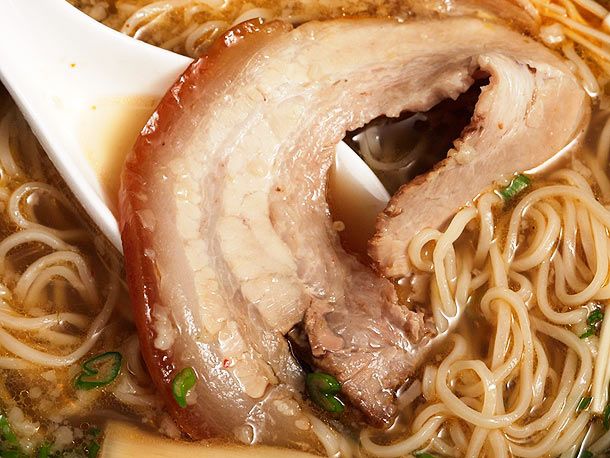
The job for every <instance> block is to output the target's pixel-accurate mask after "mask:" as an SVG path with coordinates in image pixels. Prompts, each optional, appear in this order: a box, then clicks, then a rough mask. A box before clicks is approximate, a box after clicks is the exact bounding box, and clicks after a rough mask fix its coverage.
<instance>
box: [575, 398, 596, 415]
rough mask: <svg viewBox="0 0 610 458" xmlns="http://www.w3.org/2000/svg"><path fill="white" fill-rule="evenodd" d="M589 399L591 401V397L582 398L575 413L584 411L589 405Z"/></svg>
mask: <svg viewBox="0 0 610 458" xmlns="http://www.w3.org/2000/svg"><path fill="white" fill-rule="evenodd" d="M591 399H593V398H592V397H591V396H585V397H584V398H582V399H581V400H580V402H579V403H578V407H576V411H577V412H580V411H581V410H585V409H586V408H587V407H589V404H591Z"/></svg>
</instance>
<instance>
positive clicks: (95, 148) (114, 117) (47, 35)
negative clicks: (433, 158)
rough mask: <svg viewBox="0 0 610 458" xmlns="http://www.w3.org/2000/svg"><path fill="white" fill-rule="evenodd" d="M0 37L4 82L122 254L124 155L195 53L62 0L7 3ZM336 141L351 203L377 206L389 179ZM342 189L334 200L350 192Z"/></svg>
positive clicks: (340, 175)
mask: <svg viewBox="0 0 610 458" xmlns="http://www.w3.org/2000/svg"><path fill="white" fill-rule="evenodd" d="M0 42H1V43H11V45H10V46H6V45H3V46H0V80H1V81H2V83H3V84H4V85H5V86H6V88H7V89H8V91H9V93H10V94H11V96H12V97H13V99H14V100H15V102H16V103H17V105H18V106H19V108H20V109H21V111H22V112H23V114H24V116H25V118H26V120H27V121H28V123H29V125H30V127H31V128H32V130H33V132H34V134H35V135H36V137H37V138H38V140H39V141H40V143H41V144H42V146H43V148H44V149H45V151H46V152H47V154H48V155H49V157H50V159H51V160H52V162H53V164H54V165H55V167H56V168H57V169H58V170H59V172H60V174H61V175H62V177H63V178H64V180H65V181H66V183H67V184H68V186H69V187H70V189H71V190H72V192H73V193H74V195H75V196H76V198H77V199H78V200H79V201H80V202H81V204H82V205H83V207H84V209H85V211H86V212H87V213H88V214H89V215H90V217H91V218H92V220H93V222H94V223H95V224H96V225H97V226H98V227H99V229H100V230H101V231H102V232H103V233H104V234H105V235H106V236H107V237H108V239H109V240H110V241H111V242H112V244H113V245H114V246H115V247H116V248H117V249H118V250H119V251H122V246H121V237H120V233H119V229H118V224H117V219H116V196H117V194H116V193H117V190H118V183H119V176H120V169H121V165H122V162H123V158H124V157H125V155H126V154H127V152H128V151H129V150H130V148H131V146H132V144H133V142H134V140H135V138H136V137H137V134H138V133H139V132H140V130H141V129H142V127H143V126H144V124H145V122H146V120H147V119H148V118H149V117H150V115H151V114H152V113H153V111H154V108H155V106H156V104H157V102H158V101H159V100H160V98H161V97H162V96H163V95H164V94H165V92H166V91H167V90H168V88H170V87H171V85H172V83H173V82H174V81H175V80H176V79H177V78H178V76H179V75H180V74H181V73H182V72H183V71H184V70H185V69H186V67H187V66H188V65H189V64H190V63H191V62H192V59H190V58H188V57H185V56H182V55H179V54H175V53H172V52H169V51H166V50H163V49H160V48H157V47H154V46H151V45H148V44H146V43H143V42H141V41H138V40H135V39H133V38H130V37H128V36H126V35H123V34H121V33H119V32H117V31H114V30H112V29H110V28H108V27H106V26H104V25H102V24H100V23H98V22H97V21H95V20H94V19H92V18H90V17H88V16H87V15H85V14H84V13H82V12H80V11H79V10H77V9H76V8H74V7H72V6H71V5H70V4H68V3H67V2H66V1H65V0H45V1H40V0H4V1H3V2H2V5H0ZM339 148H340V150H341V151H340V154H338V156H337V161H336V164H335V167H336V171H337V173H335V180H336V181H341V180H342V179H343V177H345V179H346V180H348V181H347V182H349V183H350V184H351V186H355V187H356V188H361V189H356V190H355V192H356V194H354V195H357V196H358V199H357V201H354V200H353V199H352V200H351V202H352V203H351V205H352V206H353V205H356V206H358V205H363V206H364V207H371V206H373V207H375V208H377V207H379V205H380V204H379V198H380V195H381V196H382V200H383V199H384V198H387V196H385V195H383V192H381V190H383V191H385V189H384V188H383V185H381V183H380V182H379V180H378V179H377V177H376V176H375V175H374V174H373V172H372V171H371V170H370V169H369V168H368V167H367V166H366V164H365V163H364V162H363V161H362V160H361V159H360V158H359V157H358V156H357V155H356V153H354V152H353V151H352V150H351V149H350V148H349V147H348V146H347V145H345V144H343V143H342V144H340V146H339ZM343 189H347V190H345V191H342V192H341V193H340V195H339V196H335V197H336V198H338V199H342V196H345V197H349V196H348V194H349V193H350V192H351V191H350V190H349V189H348V188H346V187H344V188H343ZM380 193H381V194H380ZM386 194H387V193H386ZM367 199H368V200H367Z"/></svg>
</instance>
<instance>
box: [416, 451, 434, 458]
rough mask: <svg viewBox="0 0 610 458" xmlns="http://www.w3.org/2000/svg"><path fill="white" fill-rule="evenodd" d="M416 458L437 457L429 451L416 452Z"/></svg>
mask: <svg viewBox="0 0 610 458" xmlns="http://www.w3.org/2000/svg"><path fill="white" fill-rule="evenodd" d="M413 455H414V456H415V457H416V458H436V457H435V456H434V455H431V454H430V453H427V452H415V453H414V454H413Z"/></svg>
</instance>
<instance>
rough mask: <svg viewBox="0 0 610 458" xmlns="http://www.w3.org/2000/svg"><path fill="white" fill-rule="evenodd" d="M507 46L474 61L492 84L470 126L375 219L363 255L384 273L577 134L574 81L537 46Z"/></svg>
mask: <svg viewBox="0 0 610 458" xmlns="http://www.w3.org/2000/svg"><path fill="white" fill-rule="evenodd" d="M513 45H514V43H508V41H506V42H505V43H503V44H501V45H498V47H496V48H494V51H493V52H487V53H485V54H482V55H480V56H478V57H477V62H478V65H479V67H480V69H482V70H484V71H486V72H487V73H488V74H489V75H490V79H489V80H490V82H489V85H488V86H486V87H484V88H483V90H482V93H481V95H480V97H479V101H478V103H477V105H476V107H475V111H474V115H473V118H472V121H471V124H470V125H469V126H467V127H466V129H465V130H464V132H463V134H462V137H461V138H460V139H458V140H456V141H455V144H454V146H455V147H454V148H453V149H452V150H451V151H449V153H448V155H447V158H446V159H445V160H444V161H442V162H440V163H438V164H437V165H436V166H435V168H434V170H433V171H431V172H430V173H428V174H425V175H422V176H420V177H417V178H416V179H415V180H413V181H412V182H410V183H408V184H406V185H404V186H403V187H402V188H400V189H399V190H398V192H396V193H395V194H394V196H392V199H391V200H390V202H389V204H388V206H387V207H386V209H385V211H384V212H383V213H381V214H380V215H379V217H378V221H377V232H376V234H375V235H374V237H373V238H372V239H371V240H370V241H369V255H370V256H371V258H372V259H373V260H374V261H375V262H376V263H377V266H378V269H379V271H380V272H381V273H383V275H385V276H387V277H390V278H400V277H404V276H407V275H409V274H410V273H411V267H410V266H409V262H408V259H407V247H408V244H409V242H410V241H411V238H412V237H413V236H414V235H415V234H416V233H417V232H418V231H419V230H421V229H422V228H425V227H433V228H440V227H442V226H443V225H444V224H446V223H447V222H448V220H449V219H450V218H451V216H452V215H453V214H454V213H455V212H456V211H457V210H458V209H459V208H460V207H461V206H463V205H465V204H466V203H467V202H468V201H471V200H472V199H474V198H475V197H476V196H477V194H478V193H480V192H482V191H483V190H485V189H486V188H488V187H489V186H490V185H492V184H493V182H494V181H497V180H500V179H502V178H507V177H509V176H510V175H511V174H514V173H515V172H521V171H527V170H529V169H532V168H534V167H537V166H539V165H541V164H543V163H544V162H545V161H547V160H549V159H550V158H552V157H553V156H554V155H555V154H556V153H557V152H559V151H560V150H562V149H563V148H564V147H566V146H568V145H569V144H570V143H571V142H573V141H575V140H577V139H579V138H580V137H581V134H582V133H583V131H584V129H585V127H586V125H587V120H588V119H589V111H590V107H589V103H588V97H587V96H586V94H585V93H584V91H583V89H582V88H581V86H580V85H579V83H578V82H577V81H576V80H575V78H574V77H573V76H572V74H571V73H570V72H569V70H568V69H567V68H566V67H565V65H564V64H563V63H562V62H561V61H559V59H558V58H556V57H555V56H554V55H552V54H550V53H549V52H548V51H546V50H543V49H542V47H540V46H538V45H535V44H532V45H531V46H527V47H524V48H523V49H522V50H520V51H519V52H515V50H513ZM483 46H485V44H483ZM536 48H538V50H536Z"/></svg>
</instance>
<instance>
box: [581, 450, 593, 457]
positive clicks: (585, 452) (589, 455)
mask: <svg viewBox="0 0 610 458" xmlns="http://www.w3.org/2000/svg"><path fill="white" fill-rule="evenodd" d="M578 458H593V452H590V451H589V450H583V451H582V452H581V453H580V455H578Z"/></svg>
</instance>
